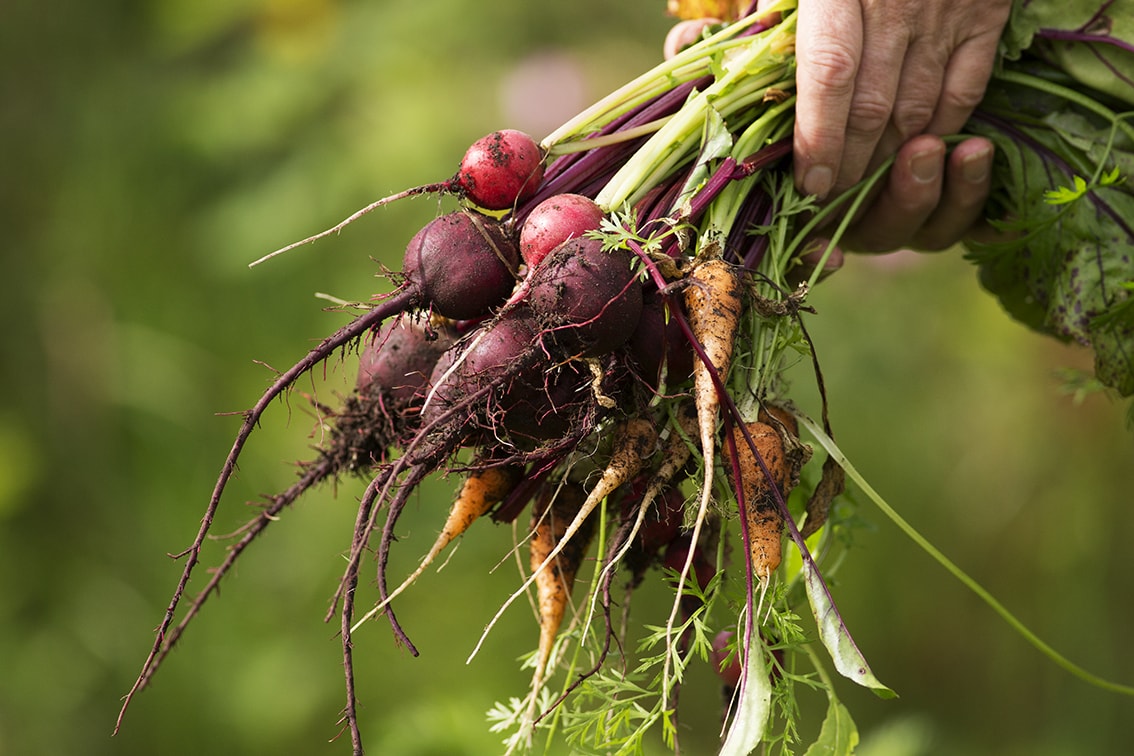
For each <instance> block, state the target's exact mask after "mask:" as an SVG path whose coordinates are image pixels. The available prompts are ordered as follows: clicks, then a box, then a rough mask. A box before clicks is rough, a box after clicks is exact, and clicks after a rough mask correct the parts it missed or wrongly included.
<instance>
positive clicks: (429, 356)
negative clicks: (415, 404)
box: [355, 318, 455, 402]
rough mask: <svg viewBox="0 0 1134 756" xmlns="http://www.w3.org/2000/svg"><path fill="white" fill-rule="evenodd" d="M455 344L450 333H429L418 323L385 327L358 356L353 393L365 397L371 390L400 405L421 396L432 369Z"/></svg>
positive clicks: (423, 325)
mask: <svg viewBox="0 0 1134 756" xmlns="http://www.w3.org/2000/svg"><path fill="white" fill-rule="evenodd" d="M454 340H455V335H454V334H453V332H452V331H450V330H447V329H432V328H429V327H428V326H427V325H426V324H425V323H423V322H421V321H418V320H409V319H405V318H403V319H401V320H396V321H393V322H390V323H387V324H385V325H384V326H382V328H381V329H379V330H378V331H376V332H375V333H374V334H372V335H371V336H369V337H368V338H367V340H366V344H365V345H364V346H363V349H362V351H361V352H360V353H359V355H358V378H357V379H356V381H355V391H356V392H357V393H359V394H368V393H370V389H371V388H372V387H373V388H375V389H377V390H381V391H386V392H388V393H389V394H390V396H391V397H392V398H393V399H395V400H396V401H399V402H408V401H410V400H412V399H413V398H414V397H419V396H421V392H422V389H423V388H424V387H425V385H426V383H427V382H428V380H429V376H430V374H431V373H432V372H433V366H434V365H435V364H436V363H437V360H438V358H439V357H440V356H441V355H442V354H443V353H444V352H445V350H446V349H448V348H449V347H450V346H452V344H453V341H454Z"/></svg>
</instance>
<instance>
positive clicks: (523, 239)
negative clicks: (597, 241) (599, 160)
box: [520, 194, 604, 268]
mask: <svg viewBox="0 0 1134 756" xmlns="http://www.w3.org/2000/svg"><path fill="white" fill-rule="evenodd" d="M603 217H604V216H603V212H602V208H601V207H599V206H598V205H596V204H595V202H594V200H592V199H591V198H590V197H584V196H583V195H581V194H557V195H555V196H554V197H550V198H548V199H546V200H544V201H543V202H541V203H539V204H538V205H536V206H535V208H534V209H533V210H532V211H531V212H530V213H529V214H528V217H527V218H526V219H525V220H524V225H523V226H521V227H520V256H521V257H523V258H524V262H526V263H527V264H528V267H529V268H534V267H535V266H536V265H539V263H540V261H541V260H543V258H545V257H547V255H548V254H549V253H550V252H551V250H553V249H555V248H556V247H558V246H559V245H560V244H562V243H563V242H565V241H567V240H568V239H572V238H575V237H577V236H582V235H583V234H585V233H586V232H587V231H595V230H597V229H598V228H599V227H600V226H601V225H602V219H603Z"/></svg>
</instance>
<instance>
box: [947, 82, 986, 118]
mask: <svg viewBox="0 0 1134 756" xmlns="http://www.w3.org/2000/svg"><path fill="white" fill-rule="evenodd" d="M984 89H985V88H984V85H983V84H982V85H981V86H972V85H969V86H956V87H949V86H947V87H946V88H945V89H944V90H943V91H942V92H941V108H942V109H944V110H951V111H959V112H964V113H970V112H972V111H973V110H975V109H976V107H977V105H979V104H980V101H981V100H982V99H984Z"/></svg>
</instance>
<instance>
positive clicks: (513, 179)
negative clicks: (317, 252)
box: [252, 129, 543, 266]
mask: <svg viewBox="0 0 1134 756" xmlns="http://www.w3.org/2000/svg"><path fill="white" fill-rule="evenodd" d="M541 181H543V153H542V152H541V150H540V148H539V145H538V144H537V143H536V141H535V140H534V139H532V138H531V137H530V136H528V135H527V134H525V133H524V132H522V131H516V130H515V129H504V130H502V131H494V132H492V133H491V134H488V135H486V136H483V137H481V138H480V139H478V140H476V141H475V142H473V143H472V145H470V146H469V148H468V150H466V151H465V156H464V158H463V159H462V160H461V165H460V168H459V169H458V170H457V173H456V174H455V175H454V176H453V177H452V178H450V179H448V180H446V181H439V182H436V183H433V184H423V185H421V186H415V187H413V188H412V189H406V190H404V191H401V192H398V193H396V194H391V195H390V196H388V197H383V198H382V199H379V200H375V201H374V202H371V203H370V204H369V205H367V206H366V207H364V208H362V209H361V210H357V211H355V212H354V213H352V214H351V215H349V216H348V217H347V218H345V219H343V220H342V221H340V222H339V223H336V224H335V225H334V226H331V227H330V228H328V229H326V230H325V231H320V232H319V233H317V234H315V235H313V236H308V237H307V238H306V239H300V240H299V241H297V242H292V243H291V244H288V245H287V246H286V247H281V248H279V249H277V250H275V251H274V252H270V253H268V254H266V255H264V256H263V257H261V258H260V259H259V260H256V261H255V262H253V263H252V265H253V266H255V265H259V264H260V263H262V262H265V261H267V260H270V259H272V258H273V257H276V256H277V255H282V254H283V253H284V252H288V251H290V250H293V249H295V248H296V247H302V246H303V245H304V244H310V243H311V242H313V241H318V240H319V239H322V238H324V237H327V236H330V235H332V234H337V233H338V232H339V231H342V230H343V229H344V228H346V227H347V226H349V225H350V224H351V223H354V222H355V221H356V220H358V219H359V218H361V217H362V216H364V215H366V214H367V213H369V212H371V211H372V210H376V209H378V208H379V207H382V206H383V205H388V204H390V203H391V202H395V201H397V200H400V199H405V198H407V197H415V196H417V195H421V194H435V193H436V194H441V193H449V194H460V195H463V196H465V197H467V198H468V199H469V200H471V201H472V202H473V203H475V204H476V205H478V206H480V207H482V208H484V209H485V210H494V211H495V210H508V209H509V208H512V207H515V206H516V205H517V204H518V203H520V202H523V201H524V200H526V199H529V198H530V197H531V196H532V195H534V194H535V193H536V191H537V190H538V189H539V185H540V182H541Z"/></svg>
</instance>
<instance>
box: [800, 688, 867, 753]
mask: <svg viewBox="0 0 1134 756" xmlns="http://www.w3.org/2000/svg"><path fill="white" fill-rule="evenodd" d="M857 747H858V728H857V727H855V724H854V720H853V719H851V715H850V711H848V710H847V707H845V706H843V704H842V703H841V702H840V701H839V700H838V699H836V698H835V697H834V696H833V695H832V696H830V697H829V698H828V699H827V716H826V717H824V719H823V727H822V728H820V730H819V738H818V739H817V740H816V741H815V742H814V743H812V744H811V747H810V748H808V749H807V751H806V752H805V753H804V754H803V756H850V755H851V754H853V753H854V749H855V748H857Z"/></svg>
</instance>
